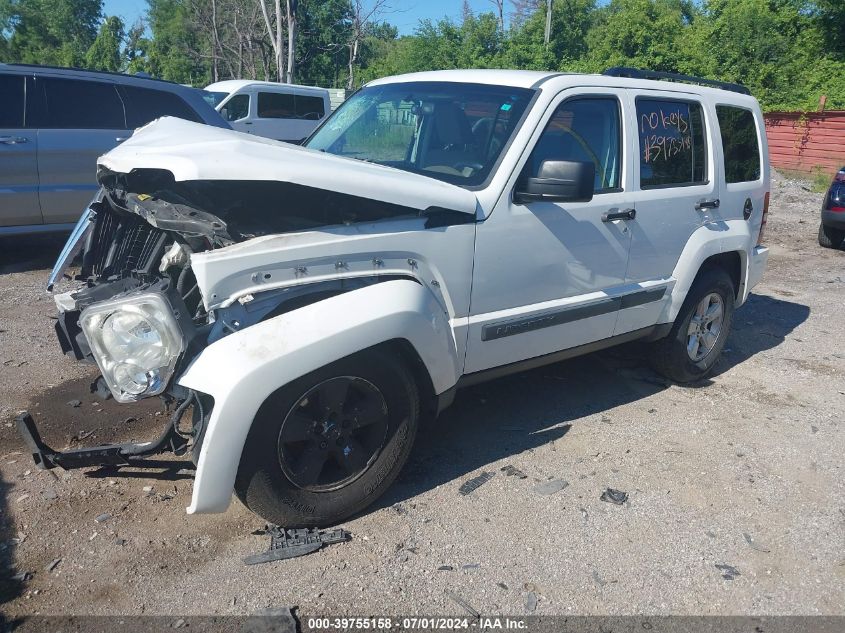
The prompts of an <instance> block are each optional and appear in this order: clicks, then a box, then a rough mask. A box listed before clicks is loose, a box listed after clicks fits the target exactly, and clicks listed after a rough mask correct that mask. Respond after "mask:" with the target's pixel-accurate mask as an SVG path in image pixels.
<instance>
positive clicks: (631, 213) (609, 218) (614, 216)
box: [601, 209, 637, 222]
mask: <svg viewBox="0 0 845 633" xmlns="http://www.w3.org/2000/svg"><path fill="white" fill-rule="evenodd" d="M635 217H637V210H636V209H625V210H623V211H617V212H614V213H611V212H610V211H607V212H606V213H602V215H601V221H602V222H613V221H614V220H633V219H634V218H635Z"/></svg>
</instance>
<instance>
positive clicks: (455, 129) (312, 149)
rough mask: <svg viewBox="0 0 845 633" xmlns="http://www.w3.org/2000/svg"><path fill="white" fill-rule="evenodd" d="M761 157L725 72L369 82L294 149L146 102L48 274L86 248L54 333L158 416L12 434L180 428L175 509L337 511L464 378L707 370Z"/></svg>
mask: <svg viewBox="0 0 845 633" xmlns="http://www.w3.org/2000/svg"><path fill="white" fill-rule="evenodd" d="M767 156H768V153H767V146H766V136H765V132H764V126H763V118H762V114H761V111H760V107H759V105H758V104H757V101H756V100H755V99H754V98H752V97H751V96H750V95H749V94H748V91H747V90H746V89H745V88H743V87H742V86H738V85H735V84H726V83H721V82H714V81H708V80H703V79H699V78H694V77H686V76H680V75H667V74H664V73H653V72H649V71H639V70H635V69H626V68H616V69H611V70H610V71H608V72H606V73H604V74H602V75H579V74H564V73H540V72H527V71H498V70H465V71H443V72H427V73H419V74H413V75H405V76H400V77H391V78H387V79H381V80H378V81H374V82H372V83H370V84H368V85H367V86H366V87H364V88H363V89H361V90H359V91H358V92H356V93H355V94H354V95H353V96H352V97H351V98H350V99H349V100H348V101H347V102H346V103H344V104H343V105H342V106H341V107H340V108H339V109H338V110H337V111H336V112H335V113H334V114H333V115H332V116H331V117H330V118H329V119H328V120H327V121H326V122H325V123H324V124H323V125H322V126H321V127H320V128H318V129H317V130H316V131H315V133H314V134H313V135H312V136H311V138H310V139H309V140H308V141H307V142H306V143H305V146H304V147H297V146H292V145H288V144H285V143H281V142H277V141H271V140H267V139H261V138H255V137H253V136H248V135H245V134H241V133H238V132H234V131H230V130H223V129H218V128H214V127H209V126H203V125H200V124H196V123H190V122H187V121H182V120H179V119H174V118H164V119H160V120H158V121H156V122H153V123H151V124H149V125H147V126H146V127H144V128H141V129H140V130H139V131H138V132H137V134H135V135H134V136H133V137H132V138H131V139H130V140H128V141H126V142H125V143H123V144H122V145H121V146H119V147H118V148H116V149H114V150H113V151H111V152H110V153H108V154H106V155H105V156H103V157H102V158H101V159H100V161H99V165H98V180H99V182H100V184H101V186H102V189H101V190H100V193H99V194H98V195H97V197H96V198H95V199H94V200H93V201H92V203H91V205H90V208H88V209H87V210H86V211H85V213H84V214H83V216H82V218H81V219H80V221H79V224H78V225H77V227H76V229H75V231H74V233H73V235H72V236H71V238H70V240H69V241H68V244H67V245H66V247H65V250H64V251H63V253H62V255H61V257H60V258H59V261H58V262H57V265H56V268H55V270H54V271H53V274H52V276H51V279H50V287H51V288H52V285H53V284H54V283H55V282H56V281H57V280H58V279H59V278H60V277H61V276H62V274H63V271H64V270H65V269H66V267H67V265H68V264H69V263H70V262H71V260H72V259H73V258H74V257H75V256H77V255H78V254H81V270H80V271H79V274H78V275H77V276H76V279H77V280H78V281H79V283H78V284H77V286H76V287H75V289H74V290H72V291H70V292H66V293H64V294H59V295H57V296H56V303H57V305H58V308H59V311H60V318H59V321H58V324H57V332H58V335H59V340H60V343H61V345H62V348H63V350H64V351H65V352H66V353H68V354H71V355H74V356H76V357H77V358H79V359H89V360H90V359H93V360H94V361H96V363H97V365H98V366H99V369H100V371H101V373H102V378H101V381H102V388H103V390H104V391H108V390H110V392H111V394H113V396H114V397H115V398H116V399H117V400H118V401H120V402H131V401H135V400H138V399H140V398H146V397H150V396H156V395H158V396H161V397H163V398H165V399H166V400H167V401H168V402H169V403H170V404H171V405H172V407H173V409H174V412H173V417H172V419H171V422H170V424H169V425H168V427H167V428H166V429H165V430H164V433H163V434H162V436H161V438H159V439H158V440H157V441H154V442H149V443H145V444H129V445H126V444H124V445H110V446H101V447H94V448H87V449H80V450H77V451H69V452H58V451H54V450H53V449H50V448H49V446H47V445H46V444H45V443H44V442H43V441H42V440H41V438H40V437H39V436H38V432H37V430H36V428H35V424H34V421H33V420H32V418H31V417H30V416H28V415H24V416H21V418H19V422H18V427H19V430H20V431H21V433H22V435H23V436H24V438H25V440H26V441H27V442H28V443H29V446H30V448H31V449H32V453H33V456H34V458H35V460H36V461H37V462H38V463H39V465H41V466H42V467H45V468H50V467H53V466H55V465H61V466H63V467H65V468H73V467H78V466H91V465H95V464H99V465H102V464H108V465H115V466H119V465H122V464H139V465H142V464H143V459H142V458H143V457H144V456H145V455H149V454H152V453H156V452H163V451H165V450H169V451H173V452H175V453H177V454H181V453H184V452H185V451H186V450H188V448H189V447H190V449H191V451H192V454H193V456H194V460H195V462H196V464H197V470H196V479H195V483H194V488H193V498H192V502H191V505H190V507H189V508H188V512H189V513H205V512H222V511H224V510H225V509H226V508H227V506H228V505H229V502H230V499H231V496H232V491H233V490H234V492H235V494H236V495H237V496H238V497H239V498H240V499H241V500H242V501H243V502H244V503H245V504H246V505H247V506H248V507H249V508H250V509H252V510H253V511H254V512H256V513H257V514H259V515H261V516H262V517H264V518H265V519H267V520H268V521H271V522H273V523H277V524H280V525H284V526H286V527H301V526H322V525H327V524H334V523H337V522H339V521H340V520H342V519H344V518H346V517H348V516H350V515H352V514H353V513H355V512H357V511H360V510H361V509H363V508H364V507H366V506H367V505H368V504H370V503H372V502H373V501H374V500H375V499H376V498H378V497H379V495H381V494H382V493H383V492H384V491H385V489H386V488H387V487H388V486H389V485H390V484H391V482H392V481H393V479H394V478H395V477H396V475H397V474H398V472H399V470H400V469H401V468H402V466H403V464H404V463H405V461H406V459H407V458H408V454H409V452H410V451H411V447H412V444H413V441H414V436H415V434H416V433H417V431H418V427H419V426H420V422H421V420H422V419H423V418H425V417H426V416H429V417H430V416H431V415H435V414H436V413H437V412H439V411H440V410H442V409H443V407H445V406H447V405H448V404H449V403H450V402H451V400H452V398H453V397H454V393H455V391H456V390H457V389H459V388H461V387H463V386H466V385H469V384H473V383H477V382H479V381H482V380H486V379H489V378H492V377H496V376H501V375H504V374H507V373H510V372H514V371H518V370H520V369H523V368H526V367H533V366H537V365H540V364H543V363H551V362H555V361H557V360H559V359H563V358H568V357H572V356H575V355H578V354H583V353H587V352H591V351H593V350H597V349H600V348H604V347H608V346H611V345H615V344H617V343H621V342H625V341H632V340H634V339H645V340H649V341H653V347H654V363H655V366H656V368H657V369H659V370H660V371H661V372H663V373H664V374H665V375H666V376H668V377H669V378H670V379H672V380H675V381H678V382H686V381H694V380H697V379H700V378H702V377H703V376H705V375H706V374H707V373H708V372H709V371H710V370H711V369H712V367H713V365H714V364H715V363H716V361H717V359H718V358H719V355H720V353H721V351H722V348H723V346H724V344H725V339H726V338H727V336H728V332H729V330H730V326H731V320H732V317H733V314H734V310H735V309H736V307H737V306H740V305H741V304H742V303H743V302H744V301H745V300H746V298H747V297H748V294H749V291H750V290H751V288H752V287H753V286H754V285H755V284H756V283H757V282H758V281H759V279H760V277H761V275H762V273H763V269H764V267H765V264H766V259H767V255H768V250H767V249H766V248H765V247H764V246H761V241H762V233H763V228H764V226H765V223H766V213H767V206H768V198H769V163H768V158H767ZM188 411H191V415H190V418H191V424H190V428H188V423H187V422H186V421H184V420H182V421H180V419H181V418H183V417H186V414H187V412H188Z"/></svg>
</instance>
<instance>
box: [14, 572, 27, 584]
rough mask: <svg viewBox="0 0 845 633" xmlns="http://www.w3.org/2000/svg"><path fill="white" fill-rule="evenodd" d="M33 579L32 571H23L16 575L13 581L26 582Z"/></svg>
mask: <svg viewBox="0 0 845 633" xmlns="http://www.w3.org/2000/svg"><path fill="white" fill-rule="evenodd" d="M31 579H32V572H30V571H22V572H20V573H18V574H15V575H14V576H12V580H14V581H15V582H26V581H27V580H31Z"/></svg>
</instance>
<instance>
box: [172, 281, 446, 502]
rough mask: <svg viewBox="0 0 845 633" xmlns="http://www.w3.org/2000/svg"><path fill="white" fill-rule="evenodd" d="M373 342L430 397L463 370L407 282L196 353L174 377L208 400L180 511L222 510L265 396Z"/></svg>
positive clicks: (418, 288) (365, 291)
mask: <svg viewBox="0 0 845 633" xmlns="http://www.w3.org/2000/svg"><path fill="white" fill-rule="evenodd" d="M379 345H387V346H389V347H390V348H391V349H392V350H395V351H396V352H397V353H399V354H400V355H401V357H402V359H403V361H404V362H406V363H407V364H408V366H409V368H411V370H412V371H413V372H414V376H415V378H416V379H418V380H420V381H421V382H420V383H418V384H420V387H421V392H423V393H425V392H427V394H426V395H428V397H429V399H434V397H435V395H437V394H440V393H443V392H445V391H447V390H448V389H450V388H451V387H452V386H454V385H455V384H456V383H457V380H458V377H459V376H460V374H461V372H462V370H463V367H462V364H461V360H460V359H459V356H458V353H457V349H456V345H455V340H454V336H453V334H452V329H451V327H450V325H449V321H448V318H447V315H446V313H445V312H443V309H442V307H441V306H440V304H439V303H438V302H437V300H436V299H435V297H434V296H433V295H432V293H431V292H430V291H429V290H428V289H427V288H425V287H424V286H422V285H421V284H419V283H417V282H415V281H410V280H395V281H388V282H384V283H380V284H376V285H373V286H367V287H365V288H362V289H360V290H354V291H350V292H347V293H344V294H341V295H336V296H333V297H330V298H328V299H325V300H324V301H320V302H317V303H313V304H310V305H307V306H305V307H302V308H299V309H296V310H293V311H291V312H286V313H284V314H281V315H279V316H277V317H274V318H271V319H269V320H266V321H262V322H260V323H256V324H255V325H253V326H251V327H248V328H245V329H244V330H241V331H239V332H235V333H233V334H230V335H228V336H226V337H225V338H223V339H220V340H218V341H216V342H215V343H213V344H212V345H209V346H208V347H207V348H205V349H204V350H203V352H202V353H200V354H199V355H198V356H197V357H196V358H195V359H194V361H192V363H191V365H190V366H189V367H188V369H187V370H186V371H185V373H184V374H182V376H180V378H179V380H178V383H179V384H180V385H181V386H183V387H186V388H189V389H194V390H196V391H198V392H201V393H205V394H208V395H209V396H211V397H213V398H214V409H213V410H212V412H211V415H210V416H209V420H208V423H207V427H206V430H205V437H204V439H203V446H202V450H201V452H200V456H199V460H198V465H197V475H196V479H195V482H194V492H193V498H192V501H191V505H190V507H189V508H188V512H189V513H210V512H222V511H224V510H225V509H226V508H227V507H228V505H229V502H230V500H231V495H232V489H233V484H234V481H235V476H236V473H237V467H238V464H239V463H240V459H241V453H242V450H243V445H244V442H245V440H246V437H247V435H248V433H249V429H250V427H251V425H252V421H253V420H254V418H255V416H256V414H257V413H258V410H259V408H260V406H261V405H262V404H263V403H264V401H265V400H266V399H267V397H269V396H270V395H271V394H272V393H273V392H275V391H276V390H277V389H278V388H280V387H282V386H284V385H285V384H288V383H290V382H291V381H293V380H295V379H297V378H299V377H302V376H304V375H306V374H308V373H310V372H311V371H314V370H316V369H318V368H320V367H323V366H325V365H328V364H330V363H332V362H334V361H337V360H339V359H341V358H345V357H347V356H350V355H352V354H354V353H356V352H360V351H363V350H365V349H368V348H370V347H373V346H379ZM268 377H272V380H268Z"/></svg>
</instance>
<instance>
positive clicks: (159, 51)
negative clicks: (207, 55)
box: [136, 0, 211, 85]
mask: <svg viewBox="0 0 845 633" xmlns="http://www.w3.org/2000/svg"><path fill="white" fill-rule="evenodd" d="M148 2H149V10H148V12H147V17H148V20H149V25H150V31H151V32H152V39H151V40H150V41H149V42H148V43H145V50H146V63H145V64H143V65H144V66H145V68H143V70H145V71H146V72H148V73H150V74H151V75H153V76H154V77H161V78H162V79H168V80H170V81H176V82H179V83H187V84H192V85H206V84H208V83H209V81H210V78H211V71H210V70H209V66H208V63H207V62H206V61H203V60H202V59H200V58H199V57H198V55H197V54H196V53H197V52H198V51H203V50H210V44H209V41H208V40H209V38H208V37H207V35H203V34H202V33H199V32H198V31H197V30H196V29H195V28H194V27H193V25H192V23H191V21H190V19H189V15H188V7H187V6H186V3H185V0H148ZM136 65H137V66H141V64H140V63H138V64H136Z"/></svg>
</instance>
